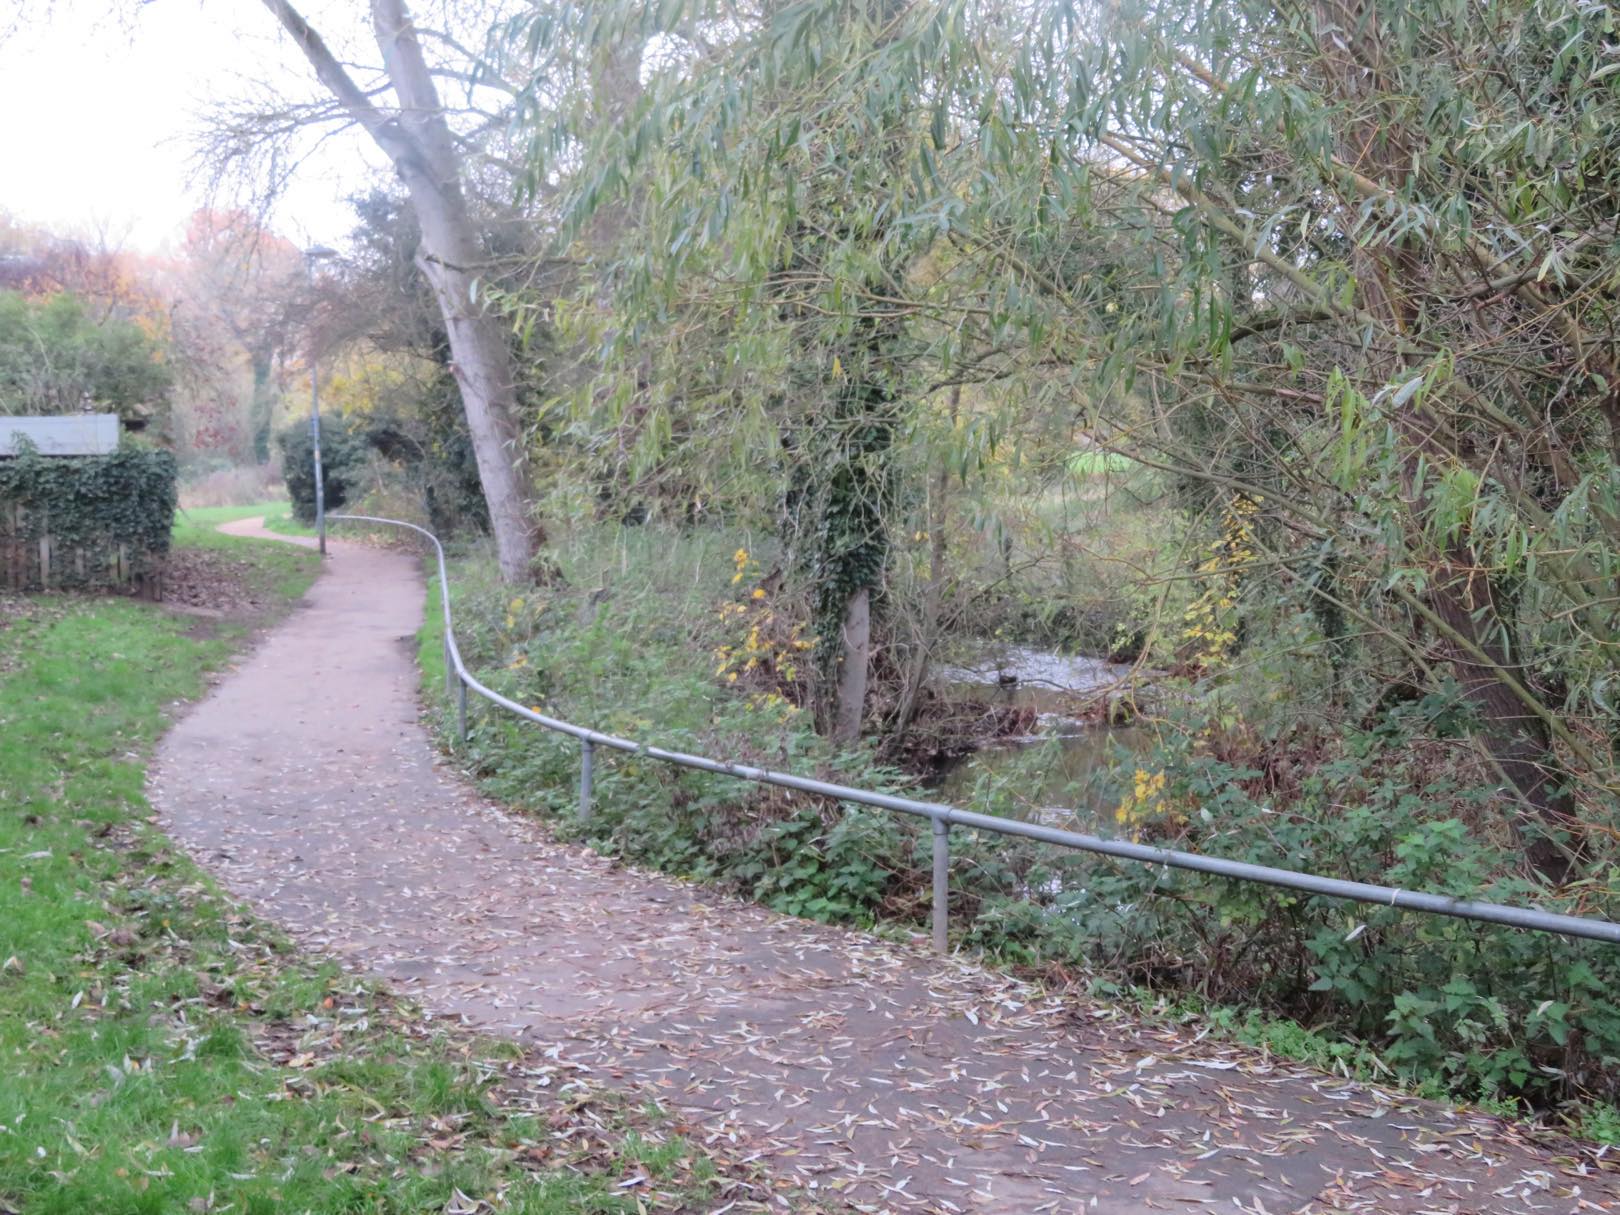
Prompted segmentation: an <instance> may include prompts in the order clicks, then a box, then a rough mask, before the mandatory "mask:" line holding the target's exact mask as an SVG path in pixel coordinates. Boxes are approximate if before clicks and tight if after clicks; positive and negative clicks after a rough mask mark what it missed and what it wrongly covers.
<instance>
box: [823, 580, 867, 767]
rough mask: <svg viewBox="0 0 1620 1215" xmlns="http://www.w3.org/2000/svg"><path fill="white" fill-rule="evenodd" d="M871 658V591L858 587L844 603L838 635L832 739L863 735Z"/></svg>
mask: <svg viewBox="0 0 1620 1215" xmlns="http://www.w3.org/2000/svg"><path fill="white" fill-rule="evenodd" d="M871 660H872V591H871V588H870V587H865V586H862V587H857V588H856V589H855V591H854V593H853V594H851V595H850V597H849V601H848V602H847V603H846V604H845V606H844V623H843V626H842V628H841V630H840V636H839V655H838V698H837V702H836V703H835V705H834V706H833V729H832V740H833V741H834V742H837V743H853V742H856V741H858V740H859V739H860V737H861V719H862V717H864V716H865V712H866V678H867V670H868V668H869V666H870V665H871Z"/></svg>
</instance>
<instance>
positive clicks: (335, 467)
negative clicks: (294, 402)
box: [276, 413, 366, 524]
mask: <svg viewBox="0 0 1620 1215" xmlns="http://www.w3.org/2000/svg"><path fill="white" fill-rule="evenodd" d="M276 446H277V447H279V448H280V449H281V477H282V480H284V481H285V482H286V483H287V496H288V497H289V498H290V499H291V500H292V507H293V514H294V515H296V516H297V518H298V520H299V522H301V523H306V524H310V523H314V522H315V457H314V445H313V443H312V442H311V438H310V433H309V420H308V419H307V418H306V419H304V420H302V421H298V422H294V423H293V424H292V425H290V426H288V427H286V428H285V429H283V430H282V431H280V432H279V433H278V434H277V435H276ZM365 467H366V443H365V440H364V439H363V438H361V437H360V436H359V435H358V434H357V433H356V432H355V431H354V429H353V428H352V427H351V425H350V422H349V419H348V417H347V416H345V415H343V414H330V413H323V414H322V415H321V474H322V480H323V481H324V482H325V484H326V509H327V510H329V511H330V510H336V509H338V508H339V507H341V506H343V505H344V504H345V503H346V502H348V501H349V499H350V497H351V495H352V494H353V493H355V492H357V491H358V489H359V487H360V485H361V479H362V476H363V474H364V472H365Z"/></svg>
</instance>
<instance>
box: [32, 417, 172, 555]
mask: <svg viewBox="0 0 1620 1215" xmlns="http://www.w3.org/2000/svg"><path fill="white" fill-rule="evenodd" d="M178 480H179V469H178V467H177V465H176V463H175V459H174V456H173V455H172V454H171V453H169V452H167V451H151V450H142V449H140V448H135V447H129V448H125V449H123V450H121V451H117V452H115V453H113V454H112V455H108V456H41V455H38V454H35V453H32V452H25V453H24V454H22V455H19V456H15V457H12V458H9V459H0V581H3V582H9V583H10V584H12V585H13V586H22V587H34V586H38V585H42V584H43V585H49V586H51V587H88V586H105V585H110V584H115V583H119V582H130V581H133V582H137V583H141V584H145V585H155V584H154V582H153V580H154V579H155V577H156V575H157V574H158V573H159V572H160V570H161V567H162V561H163V558H164V556H165V555H166V554H167V553H168V551H169V537H170V533H171V531H172V530H173V527H174V509H175V504H176V502H177V500H178V488H177V487H178ZM41 539H48V540H49V549H50V552H51V560H50V571H49V576H48V577H44V576H42V572H41V568H40V557H39V549H40V545H39V541H40V540H41ZM120 556H122V557H123V561H122V563H120V560H119V558H120ZM120 564H121V565H122V568H120Z"/></svg>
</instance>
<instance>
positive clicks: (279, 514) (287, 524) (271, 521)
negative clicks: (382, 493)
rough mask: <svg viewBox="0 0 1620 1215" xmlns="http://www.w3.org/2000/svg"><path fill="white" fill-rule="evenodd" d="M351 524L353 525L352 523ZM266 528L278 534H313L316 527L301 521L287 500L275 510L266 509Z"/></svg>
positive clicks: (278, 504)
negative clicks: (295, 515)
mask: <svg viewBox="0 0 1620 1215" xmlns="http://www.w3.org/2000/svg"><path fill="white" fill-rule="evenodd" d="M349 526H351V527H352V526H353V525H352V524H350V525H349ZM264 530H265V531H267V532H275V533H276V535H278V536H313V535H315V529H314V528H313V527H310V526H308V525H307V524H304V523H300V522H299V521H298V519H297V518H295V517H294V515H293V513H292V507H291V506H289V505H288V504H287V503H285V502H278V503H277V504H276V507H275V509H274V510H270V511H266V512H265V516H264Z"/></svg>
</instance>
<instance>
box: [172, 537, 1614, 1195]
mask: <svg viewBox="0 0 1620 1215" xmlns="http://www.w3.org/2000/svg"><path fill="white" fill-rule="evenodd" d="M261 523H262V521H260V520H248V521H245V522H241V523H235V524H227V525H226V526H225V527H224V528H222V530H225V531H229V532H232V533H234V534H237V535H259V536H264V537H265V538H268V539H276V540H283V539H285V538H283V537H278V536H271V535H270V534H269V533H266V532H264V531H263V530H262V527H261V526H259V525H260V524H261ZM306 543H307V542H306ZM330 547H331V550H332V555H331V558H330V560H329V562H328V564H327V568H326V570H325V572H324V573H323V574H322V576H321V578H320V579H319V581H317V583H316V584H315V587H314V589H313V590H312V591H311V593H310V596H309V599H308V603H307V606H305V607H304V608H302V609H301V610H300V611H299V612H297V613H296V614H295V615H294V616H293V617H292V618H291V619H290V620H288V621H287V622H286V623H285V624H283V625H282V626H281V627H280V628H279V629H277V630H276V631H275V632H274V633H272V634H271V635H270V636H269V637H268V639H267V640H266V641H265V642H264V643H263V644H262V645H261V646H260V647H259V648H258V649H257V650H256V651H255V652H254V653H253V654H251V655H250V656H249V657H247V658H246V659H245V660H244V661H243V662H242V664H241V665H240V667H239V668H237V669H236V670H235V671H234V672H233V673H232V674H230V675H229V676H228V677H227V678H226V679H225V680H224V681H223V682H222V683H221V684H220V685H219V686H218V687H217V688H216V689H215V690H214V692H213V694H212V695H211V696H210V697H209V698H208V699H207V700H206V701H204V702H203V703H202V704H201V705H200V706H199V707H198V708H197V709H196V710H195V711H194V712H192V713H191V714H190V715H189V716H187V717H186V718H185V719H184V720H183V721H181V722H180V723H179V724H178V725H177V726H176V727H175V728H174V729H173V730H172V731H171V732H170V734H169V735H168V736H167V738H166V739H165V741H164V743H163V745H162V747H161V750H160V753H159V755H158V759H157V762H156V764H155V766H154V769H153V773H154V774H153V777H152V797H153V802H154V804H155V805H156V807H157V808H158V810H159V813H160V814H161V816H162V820H163V822H164V824H165V826H166V828H167V830H168V831H169V832H170V834H171V835H173V836H174V837H175V838H176V839H177V840H178V841H180V842H181V843H182V844H184V845H185V846H186V847H187V848H188V849H189V850H190V851H191V852H192V853H193V854H194V855H195V856H196V857H197V858H198V859H199V860H200V861H201V862H202V863H203V864H204V865H206V866H207V867H208V868H209V869H211V870H212V871H213V872H214V873H215V874H216V875H218V877H219V879H220V880H221V881H222V882H223V884H224V885H225V886H226V887H227V888H228V889H230V890H231V891H232V892H234V893H235V894H237V895H239V896H241V897H242V898H243V899H245V900H247V901H248V902H249V903H250V904H252V905H253V906H254V908H255V909H256V910H257V911H259V912H260V913H262V914H263V915H265V916H268V917H270V918H273V919H275V920H278V921H280V922H281V923H282V924H284V925H285V926H286V927H287V928H288V929H290V930H291V931H292V932H293V933H294V934H295V935H296V936H297V937H298V938H299V939H300V940H301V941H302V942H304V943H305V944H306V945H308V946H309V947H311V948H313V949H319V950H323V951H326V952H328V953H330V954H333V955H336V956H337V957H339V958H341V959H342V960H343V961H344V962H345V963H347V964H348V965H350V966H352V967H354V968H356V969H358V970H364V971H368V972H370V973H372V974H374V975H377V976H379V977H381V978H382V979H384V980H386V981H388V982H389V983H390V984H392V985H393V986H394V987H396V988H397V989H399V990H401V991H402V992H405V993H407V994H409V995H410V996H411V997H413V998H414V999H415V1000H417V1001H419V1002H420V1003H421V1005H422V1006H423V1007H424V1008H425V1009H427V1010H429V1011H430V1012H432V1013H435V1014H454V1015H459V1016H462V1017H464V1018H465V1019H466V1020H467V1021H469V1022H471V1023H474V1024H477V1025H479V1026H482V1027H483V1028H485V1029H487V1030H490V1031H493V1032H499V1033H505V1034H509V1035H512V1036H514V1037H517V1038H519V1039H521V1040H522V1041H524V1042H525V1043H528V1044H531V1045H533V1046H536V1047H538V1048H540V1049H542V1050H543V1051H544V1052H545V1053H546V1055H548V1056H549V1057H550V1059H551V1060H552V1061H553V1062H554V1063H555V1064H556V1065H557V1066H558V1068H559V1069H560V1070H561V1071H563V1072H573V1073H576V1074H577V1075H579V1076H580V1077H581V1078H583V1079H585V1080H588V1081H591V1082H595V1083H602V1084H608V1085H615V1086H621V1087H633V1088H635V1089H637V1090H638V1091H640V1092H643V1093H647V1094H651V1095H653V1096H656V1098H657V1099H658V1100H659V1101H660V1102H661V1103H663V1104H664V1105H665V1106H666V1107H667V1108H669V1109H671V1110H672V1111H674V1112H675V1113H676V1114H677V1117H678V1119H679V1121H681V1122H683V1123H685V1124H687V1125H688V1127H689V1128H690V1129H689V1132H688V1133H689V1134H690V1135H691V1137H692V1138H694V1139H695V1140H697V1141H698V1142H702V1141H703V1140H704V1139H706V1138H711V1137H713V1136H726V1137H727V1138H729V1139H730V1140H732V1141H733V1142H736V1143H742V1144H744V1145H746V1147H747V1150H748V1151H749V1152H751V1153H758V1154H759V1156H760V1158H762V1159H764V1160H767V1161H768V1162H770V1163H771V1165H772V1166H773V1167H774V1168H775V1169H776V1170H777V1171H778V1172H779V1173H780V1174H781V1175H782V1176H783V1177H784V1178H786V1179H788V1180H791V1181H792V1182H794V1183H796V1184H798V1185H800V1186H803V1187H810V1188H813V1189H814V1190H815V1191H816V1192H818V1193H820V1194H821V1195H823V1196H824V1197H826V1198H829V1199H831V1198H841V1199H843V1200H845V1201H847V1202H849V1203H850V1204H852V1205H855V1206H857V1207H859V1208H860V1209H862V1210H869V1211H942V1212H986V1213H988V1212H1043V1211H1051V1212H1096V1213H1098V1215H1115V1213H1124V1212H1132V1213H1136V1212H1152V1211H1201V1210H1207V1211H1222V1212H1231V1211H1248V1212H1255V1213H1269V1215H1282V1213H1283V1212H1326V1211H1376V1212H1397V1213H1412V1215H1416V1213H1418V1212H1452V1213H1471V1212H1480V1213H1484V1212H1490V1213H1493V1215H1495V1213H1501V1215H1521V1213H1525V1212H1542V1211H1545V1212H1560V1213H1562V1212H1571V1213H1573V1212H1578V1211H1579V1212H1590V1211H1617V1212H1620V1174H1617V1173H1616V1172H1615V1167H1616V1165H1615V1164H1611V1163H1610V1162H1608V1161H1607V1160H1605V1159H1603V1158H1601V1157H1592V1156H1589V1155H1585V1154H1580V1153H1577V1152H1576V1151H1574V1150H1573V1149H1570V1150H1567V1151H1565V1150H1560V1149H1557V1148H1554V1147H1545V1146H1540V1145H1537V1144H1534V1143H1530V1142H1527V1141H1525V1140H1524V1139H1522V1138H1521V1137H1520V1135H1519V1133H1518V1132H1517V1131H1516V1130H1514V1129H1513V1128H1512V1127H1510V1126H1509V1125H1507V1124H1504V1123H1502V1122H1500V1121H1499V1120H1497V1119H1494V1118H1491V1117H1486V1116H1480V1115H1471V1114H1465V1113H1458V1112H1456V1111H1452V1110H1449V1109H1446V1108H1443V1107H1440V1106H1437V1105H1433V1104H1430V1103H1426V1102H1419V1101H1415V1100H1412V1099H1409V1098H1403V1097H1400V1096H1396V1095H1391V1094H1388V1093H1383V1092H1380V1091H1377V1090H1374V1089H1370V1088H1368V1087H1366V1086H1362V1085H1356V1084H1351V1083H1347V1082H1344V1081H1342V1080H1339V1079H1335V1078H1333V1077H1330V1076H1327V1075H1325V1074H1322V1073H1318V1072H1313V1071H1309V1070H1307V1069H1303V1068H1299V1067H1294V1066H1291V1065H1284V1064H1279V1063H1276V1062H1274V1061H1268V1060H1266V1059H1264V1058H1262V1057H1260V1056H1257V1055H1256V1054H1255V1053H1253V1052H1250V1051H1247V1050H1242V1049H1238V1048H1232V1047H1226V1046H1222V1045H1219V1044H1214V1043H1211V1042H1207V1041H1203V1042H1200V1041H1197V1040H1196V1039H1189V1038H1188V1037H1187V1036H1185V1035H1184V1034H1183V1033H1180V1032H1178V1031H1176V1030H1174V1029H1170V1028H1165V1027H1153V1026H1148V1025H1144V1024H1142V1023H1140V1022H1139V1021H1137V1020H1135V1019H1134V1018H1133V1017H1132V1016H1131V1015H1130V1014H1129V1013H1128V1012H1125V1011H1122V1010H1120V1009H1116V1008H1111V1007H1108V1006H1105V1005H1096V1004H1091V1003H1087V1002H1084V1001H1080V1000H1077V999H1075V998H1073V997H1069V996H1064V997H1060V998H1059V997H1050V996H1046V995H1044V994H1042V993H1041V992H1040V991H1038V990H1036V989H1034V988H1032V987H1029V986H1027V985H1024V984H1022V983H1019V982H1015V981H1010V980H1008V979H1005V978H1002V977H1000V976H996V975H992V974H989V973H986V972H984V971H982V970H980V969H978V968H976V967H974V966H971V965H968V964H965V963H958V962H942V961H940V960H937V959H935V958H934V957H933V956H932V955H930V954H927V953H924V952H922V951H921V950H914V949H908V948H906V947H903V946H896V945H892V944H887V943H884V942H881V941H878V940H877V939H875V938H873V937H870V936H867V935H863V934H861V933H856V932H849V931H843V930H838V929H832V928H827V927H824V926H821V925H817V924H812V923H808V922H805V921H801V920H795V919H790V918H787V917H783V916H779V915H774V914H771V913H769V912H766V911H763V910H761V909H759V908H757V907H754V906H752V905H748V904H743V903H739V902H736V901H734V900H730V899H727V898H724V897H721V896H718V895H715V894H713V893H712V892H709V891H706V890H703V889H701V888H698V887H694V886H691V885H687V884H685V883H682V882H679V881H675V880H672V879H669V878H665V877H661V876H658V875H651V874H644V873H639V872H634V871H630V870H626V869H624V868H623V867H621V866H617V865H615V864H612V863H610V862H608V861H606V860H604V859H602V858H600V857H598V856H596V855H595V854H593V853H590V852H588V851H586V850H584V849H581V848H577V847H570V846H564V845H561V844H558V843H556V842H555V841H553V840H551V839H550V838H548V836H547V835H546V833H545V832H544V831H543V830H542V829H541V828H540V827H538V826H537V825H534V824H532V823H529V822H526V821H523V820H520V819H517V818H514V817H511V816H509V815H507V814H504V813H502V812H500V811H498V810H496V809H495V808H493V807H491V806H488V805H486V804H484V803H482V802H481V801H480V800H479V799H478V798H477V797H476V796H475V795H474V794H472V793H471V792H469V791H468V789H467V788H466V787H465V786H464V785H463V784H462V783H461V782H460V781H458V780H457V779H456V777H455V776H454V774H453V773H451V772H449V771H447V770H445V769H444V768H443V767H442V766H441V760H440V757H439V756H438V754H437V753H436V751H435V749H434V747H433V745H432V743H431V741H430V739H429V738H428V736H427V734H426V732H425V731H424V729H423V728H422V726H421V725H420V724H419V722H418V720H417V699H416V696H417V671H416V668H415V665H414V651H415V640H414V634H415V633H416V631H417V629H418V627H419V626H420V624H421V620H422V601H423V586H422V580H421V576H420V571H419V567H418V563H417V561H416V560H415V559H414V558H413V557H411V556H408V555H405V554H402V553H397V552H391V551H384V550H380V549H374V548H368V547H364V546H359V545H353V544H346V543H343V542H341V541H338V542H334V543H332V544H331V546H330Z"/></svg>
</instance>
